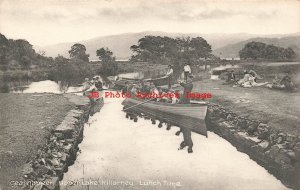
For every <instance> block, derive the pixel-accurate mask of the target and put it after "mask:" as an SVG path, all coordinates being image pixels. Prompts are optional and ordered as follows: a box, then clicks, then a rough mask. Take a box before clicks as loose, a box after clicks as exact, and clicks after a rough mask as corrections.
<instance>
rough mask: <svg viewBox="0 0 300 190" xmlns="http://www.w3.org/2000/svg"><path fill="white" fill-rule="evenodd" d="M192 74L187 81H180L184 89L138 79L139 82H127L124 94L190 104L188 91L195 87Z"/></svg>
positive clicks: (158, 100)
mask: <svg viewBox="0 0 300 190" xmlns="http://www.w3.org/2000/svg"><path fill="white" fill-rule="evenodd" d="M192 78H193V76H192V75H188V76H187V79H186V80H185V81H178V83H179V84H180V85H181V86H182V87H183V91H180V90H174V89H172V88H162V87H157V86H156V85H155V84H154V83H153V82H151V81H143V80H141V81H138V82H137V83H133V82H128V81H126V82H125V86H124V87H123V89H122V93H123V94H128V93H129V94H130V97H133V98H144V99H151V100H152V101H157V102H165V103H171V104H189V103H190V99H189V98H188V93H190V92H191V91H192V89H193V83H192Z"/></svg>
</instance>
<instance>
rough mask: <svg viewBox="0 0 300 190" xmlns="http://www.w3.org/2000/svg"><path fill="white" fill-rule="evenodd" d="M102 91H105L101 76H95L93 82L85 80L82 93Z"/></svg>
mask: <svg viewBox="0 0 300 190" xmlns="http://www.w3.org/2000/svg"><path fill="white" fill-rule="evenodd" d="M100 90H103V82H102V80H101V77H100V76H94V77H93V79H92V80H89V78H85V79H84V82H83V84H82V91H84V93H88V92H92V91H100Z"/></svg>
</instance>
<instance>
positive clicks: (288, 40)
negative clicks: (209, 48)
mask: <svg viewBox="0 0 300 190" xmlns="http://www.w3.org/2000/svg"><path fill="white" fill-rule="evenodd" d="M252 41H256V42H262V43H265V44H273V45H275V46H280V47H284V48H287V47H291V48H292V49H293V50H294V51H295V52H296V53H297V54H298V55H300V36H290V37H282V38H251V39H248V40H244V41H241V42H238V43H233V44H229V45H226V46H224V47H221V48H218V49H215V50H214V51H213V54H214V55H216V56H219V57H221V58H232V57H239V51H240V50H241V49H242V48H243V47H244V46H245V44H247V43H248V42H252Z"/></svg>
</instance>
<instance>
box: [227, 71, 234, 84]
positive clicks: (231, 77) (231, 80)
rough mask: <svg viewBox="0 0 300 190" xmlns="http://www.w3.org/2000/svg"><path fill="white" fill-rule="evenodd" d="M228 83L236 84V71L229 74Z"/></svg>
mask: <svg viewBox="0 0 300 190" xmlns="http://www.w3.org/2000/svg"><path fill="white" fill-rule="evenodd" d="M226 82H228V83H232V82H235V74H234V70H231V71H230V72H228V74H227V81H226Z"/></svg>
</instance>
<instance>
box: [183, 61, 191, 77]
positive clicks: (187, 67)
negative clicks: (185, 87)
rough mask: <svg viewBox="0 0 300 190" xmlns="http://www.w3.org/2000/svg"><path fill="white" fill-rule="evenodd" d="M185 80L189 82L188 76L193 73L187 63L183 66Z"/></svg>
mask: <svg viewBox="0 0 300 190" xmlns="http://www.w3.org/2000/svg"><path fill="white" fill-rule="evenodd" d="M183 73H184V80H185V82H187V79H188V76H189V75H190V74H191V73H192V70H191V67H190V66H189V65H188V64H187V63H185V64H184V67H183Z"/></svg>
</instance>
